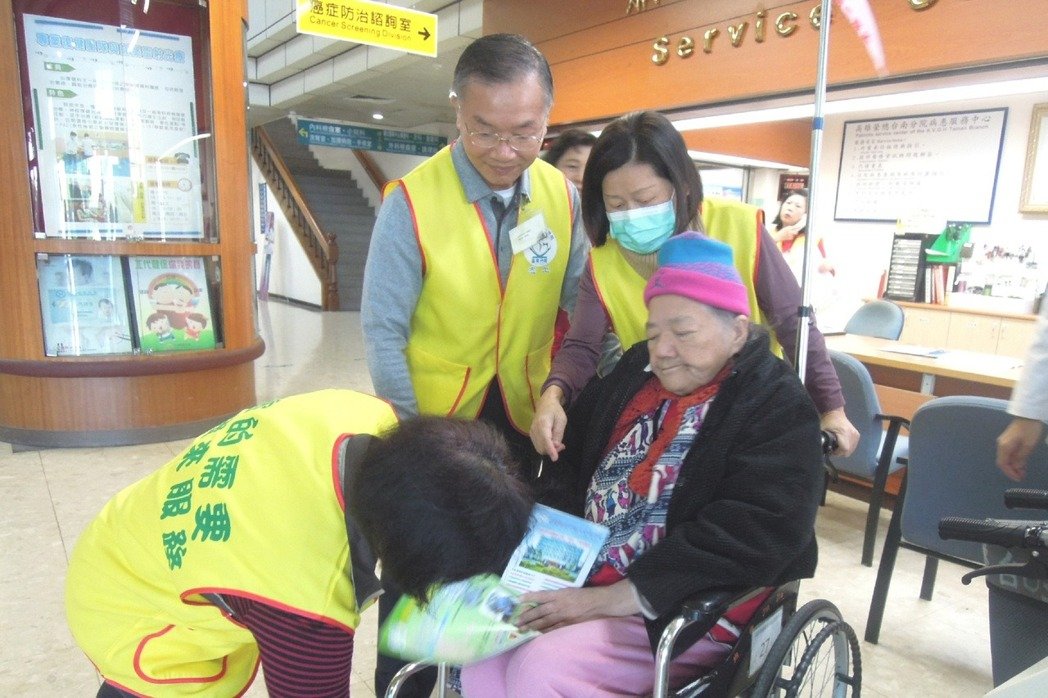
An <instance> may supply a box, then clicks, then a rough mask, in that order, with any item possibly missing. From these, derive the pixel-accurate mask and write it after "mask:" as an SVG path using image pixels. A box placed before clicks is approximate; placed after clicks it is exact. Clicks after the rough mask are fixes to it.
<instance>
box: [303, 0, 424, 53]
mask: <svg viewBox="0 0 1048 698" xmlns="http://www.w3.org/2000/svg"><path fill="white" fill-rule="evenodd" d="M296 19H297V25H298V31H299V33H301V34H314V35H316V36H325V37H328V38H331V39H343V40H345V41H356V42H357V43H361V44H369V45H371V46H381V47H383V48H391V49H397V50H399V51H407V52H408V53H418V54H421V55H423V56H430V57H434V58H435V57H436V55H437V16H436V15H435V14H430V13H428V12H419V11H418V10H409V9H407V8H405V7H397V6H395V5H386V4H384V3H381V2H370V0H298V3H297V12H296Z"/></svg>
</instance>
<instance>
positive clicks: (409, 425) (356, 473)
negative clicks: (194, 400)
mask: <svg viewBox="0 0 1048 698" xmlns="http://www.w3.org/2000/svg"><path fill="white" fill-rule="evenodd" d="M510 465H511V458H510V455H509V452H508V450H507V448H506V444H505V441H504V439H502V437H501V436H500V435H499V434H498V432H497V431H495V429H494V428H492V427H490V426H489V425H486V424H483V423H480V422H467V421H463V420H455V419H446V418H439V417H427V418H418V419H414V420H408V421H405V422H404V423H402V424H400V425H399V426H398V425H397V420H396V417H395V415H394V414H393V410H392V408H391V407H390V406H389V405H388V404H387V403H385V402H383V401H382V400H379V399H377V398H375V397H372V396H370V395H364V394H362V393H356V392H353V391H349V390H324V391H319V392H314V393H307V394H304V395H295V396H291V397H287V398H283V399H280V400H275V401H273V402H269V403H266V404H264V405H259V406H257V407H252V408H249V409H246V410H244V411H242V412H240V413H239V414H237V415H236V416H234V417H232V418H231V419H229V420H227V421H226V422H223V423H222V424H220V425H218V426H217V427H215V428H214V429H211V430H210V431H208V432H207V433H205V434H203V435H201V436H200V437H198V438H197V439H196V440H195V441H194V442H193V443H192V444H191V445H189V446H188V447H187V448H186V449H185V450H184V451H183V452H182V453H181V454H179V455H178V456H176V457H175V458H174V459H173V460H171V461H170V462H169V463H167V464H166V465H164V466H162V467H161V468H160V469H159V470H157V471H156V472H154V473H153V474H151V475H148V476H147V477H145V478H144V479H142V480H140V481H139V482H137V483H135V484H133V485H131V486H130V487H128V488H126V489H125V490H123V491H122V492H121V493H120V494H118V495H117V496H116V497H114V498H113V499H112V500H111V501H110V502H109V503H108V504H107V505H106V506H105V508H104V509H103V510H102V512H101V513H100V514H99V515H98V517H97V518H95V520H94V521H93V522H92V523H91V524H89V525H88V527H87V529H86V530H85V531H84V533H83V534H82V535H81V536H80V538H79V540H78V541H77V544H76V547H75V548H74V550H73V554H72V557H71V559H70V564H69V572H68V575H67V577H66V609H67V616H68V619H69V625H70V628H71V629H72V632H73V636H74V637H75V638H76V641H77V643H78V644H79V645H80V647H81V648H82V649H83V650H84V652H85V653H86V654H87V656H88V657H89V658H90V659H91V661H92V662H93V663H94V665H95V666H96V667H97V668H98V670H99V672H100V673H101V674H102V678H103V681H104V683H103V684H102V687H101V689H100V690H99V692H98V695H99V696H101V697H118V696H132V695H135V696H142V695H150V696H180V695H193V696H199V695H215V696H234V695H241V694H242V693H243V692H244V691H245V690H246V688H247V686H248V685H249V684H250V683H251V682H252V680H253V679H254V678H255V674H256V672H257V670H258V666H259V663H260V662H261V665H262V668H263V674H264V676H265V681H266V689H267V692H268V695H269V696H272V698H298V697H299V696H348V695H349V685H350V670H351V666H352V654H353V642H354V629H355V628H356V627H357V624H358V622H359V619H360V614H361V613H362V612H363V611H364V610H365V609H366V608H367V607H368V606H369V605H370V603H371V602H372V601H373V599H374V596H375V595H376V594H378V593H379V592H380V591H381V590H380V588H379V584H378V580H377V579H376V578H375V564H376V561H375V556H376V555H377V556H378V557H379V558H380V559H381V562H382V566H383V570H384V572H383V574H384V575H386V576H387V577H389V578H391V579H396V580H397V581H398V584H399V585H400V586H401V587H402V588H403V589H405V590H406V591H407V593H410V594H412V595H413V596H416V597H417V598H420V599H425V598H426V595H427V593H428V589H429V587H430V585H431V584H434V583H440V582H449V581H457V580H460V579H465V578H467V577H471V576H473V575H475V574H483V573H499V572H501V571H502V568H503V567H504V566H505V565H506V563H507V562H508V560H509V557H510V555H511V554H512V552H513V550H514V548H515V547H516V545H517V543H518V542H519V541H520V539H521V538H522V537H523V535H524V532H525V530H526V528H527V522H528V517H529V515H530V512H531V506H532V496H531V493H530V492H529V491H528V489H527V487H526V486H525V485H524V484H523V483H521V482H519V481H518V480H516V479H515V478H514V477H513V475H512V473H511V472H510V471H509V470H508V469H507V468H508V467H509V466H510Z"/></svg>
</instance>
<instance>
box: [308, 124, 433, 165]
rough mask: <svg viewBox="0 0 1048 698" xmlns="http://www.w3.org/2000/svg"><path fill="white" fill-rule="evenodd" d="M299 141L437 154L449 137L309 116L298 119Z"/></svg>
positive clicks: (416, 153) (377, 149)
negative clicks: (334, 121)
mask: <svg viewBox="0 0 1048 698" xmlns="http://www.w3.org/2000/svg"><path fill="white" fill-rule="evenodd" d="M298 140H299V142H300V143H305V144H306V145H326V146H331V147H334V148H353V149H355V150H376V151H379V152H382V153H400V154H401V155H422V156H429V155H433V154H434V153H436V152H437V151H438V150H440V149H441V148H443V147H444V146H445V145H447V144H448V139H447V138H445V137H444V136H434V135H432V134H429V133H411V132H410V131H392V130H390V129H381V128H368V127H366V126H350V125H348V124H334V123H331V122H329V121H312V120H309V119H299V120H298Z"/></svg>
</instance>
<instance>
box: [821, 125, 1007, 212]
mask: <svg viewBox="0 0 1048 698" xmlns="http://www.w3.org/2000/svg"><path fill="white" fill-rule="evenodd" d="M1007 120H1008V109H1007V108H1004V107H1002V108H999V109H980V110H975V111H963V112H945V113H938V114H918V115H913V116H903V117H896V118H890V119H872V120H867V121H846V122H845V123H844V139H843V143H842V146H841V161H840V170H839V177H838V180H837V203H836V208H835V209H834V219H835V220H843V221H896V220H898V219H899V218H902V217H904V216H906V215H907V214H908V213H910V212H912V211H914V210H932V211H935V212H937V213H938V214H939V215H941V216H943V217H945V218H946V219H947V220H950V221H956V222H963V223H989V222H990V215H991V212H992V211H993V199H994V194H995V191H996V188H997V171H998V167H999V165H1000V161H1001V148H1002V146H1003V143H1004V128H1005V124H1006V122H1007Z"/></svg>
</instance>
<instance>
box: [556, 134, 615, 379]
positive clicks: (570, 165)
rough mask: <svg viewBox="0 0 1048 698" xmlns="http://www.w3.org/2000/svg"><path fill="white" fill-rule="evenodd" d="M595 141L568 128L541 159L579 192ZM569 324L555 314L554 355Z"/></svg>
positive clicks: (565, 318) (612, 339)
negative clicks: (554, 168)
mask: <svg viewBox="0 0 1048 698" xmlns="http://www.w3.org/2000/svg"><path fill="white" fill-rule="evenodd" d="M596 142H597V137H596V136H594V135H593V134H592V133H590V132H589V131H586V130H583V129H581V128H569V129H568V130H567V131H564V132H563V133H561V134H560V135H559V136H557V138H556V140H554V141H553V144H552V145H551V146H550V148H549V150H548V151H546V152H545V153H544V154H543V156H542V159H543V160H545V161H546V162H548V163H549V164H551V165H553V166H554V167H556V168H557V169H558V170H560V171H561V172H563V173H564V176H565V177H566V178H567V179H568V181H569V182H571V183H572V184H574V185H575V188H576V189H578V191H579V193H580V194H581V193H582V173H583V172H585V171H586V161H587V160H589V155H590V151H591V150H593V144H594V143H596ZM570 326H571V322H570V320H569V318H568V314H567V313H566V312H564V311H563V310H562V311H561V312H560V313H558V314H557V325H556V330H555V331H554V339H553V349H552V353H553V355H554V356H556V354H557V352H558V351H559V350H560V345H561V344H562V343H563V341H564V335H565V334H567V332H568V327H570ZM609 339H610V340H611V341H613V344H612V346H617V345H618V341H617V340H616V339H615V337H614V336H613V335H612V336H609ZM598 371H599V369H598Z"/></svg>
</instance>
